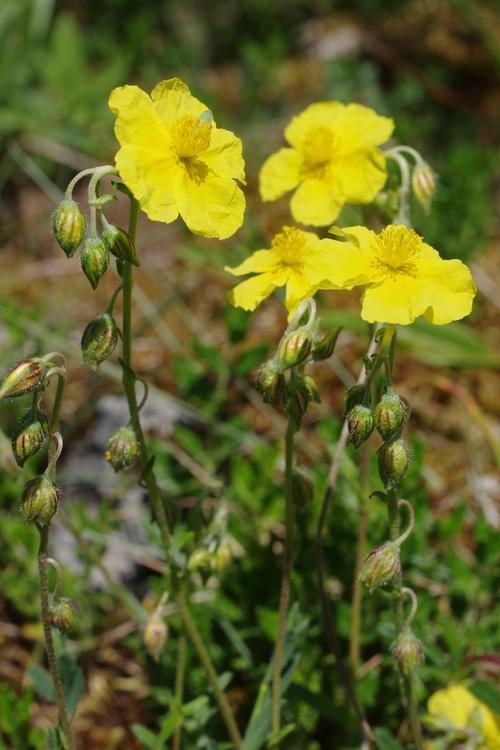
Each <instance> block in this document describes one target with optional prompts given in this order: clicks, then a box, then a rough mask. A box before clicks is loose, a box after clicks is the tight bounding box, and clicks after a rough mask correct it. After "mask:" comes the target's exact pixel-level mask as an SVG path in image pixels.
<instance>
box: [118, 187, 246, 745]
mask: <svg viewBox="0 0 500 750" xmlns="http://www.w3.org/2000/svg"><path fill="white" fill-rule="evenodd" d="M138 216H139V203H138V202H137V201H136V200H135V198H133V197H131V199H130V218H129V226H128V232H129V234H130V236H131V237H132V239H133V240H134V241H135V236H136V230H137V219H138ZM132 274H133V266H132V264H131V263H128V262H127V261H123V264H122V270H121V277H122V285H123V288H122V304H123V312H122V315H123V318H122V361H123V367H122V371H123V372H122V383H123V389H124V391H125V395H126V398H127V403H128V408H129V413H130V424H131V425H132V428H133V430H134V432H135V436H136V438H137V443H138V445H139V456H140V459H141V463H142V467H143V480H144V482H145V484H146V487H147V489H148V492H149V496H150V498H151V504H152V506H153V511H154V514H155V518H156V522H157V523H158V526H159V528H160V534H161V539H162V544H163V548H164V551H165V556H166V560H167V563H168V561H169V557H170V546H171V545H170V527H169V523H168V519H167V514H166V512H165V508H164V505H163V500H162V497H161V492H160V488H159V485H158V481H157V479H156V475H155V473H154V471H153V465H152V460H151V456H150V454H149V449H148V446H147V443H146V439H145V437H144V432H143V429H142V425H141V420H140V415H139V408H138V404H137V396H136V392H135V381H136V377H135V375H134V372H133V370H132V289H133V275H132ZM174 585H175V581H174ZM176 588H177V587H176ZM175 600H176V604H177V607H178V609H179V614H180V616H181V619H182V622H183V625H184V628H185V630H186V633H187V635H188V637H189V639H190V640H191V642H192V644H193V647H194V649H195V651H196V653H197V655H198V658H199V659H200V662H201V664H202V666H203V668H204V670H205V674H206V676H207V679H208V681H209V683H210V685H211V686H212V689H213V691H214V696H215V700H216V702H217V705H218V708H219V711H220V713H221V716H222V718H223V720H224V723H225V725H226V729H227V731H228V734H229V736H230V737H231V739H232V741H233V743H234V747H235V750H239V748H240V747H241V737H240V733H239V730H238V727H237V725H236V721H235V719H234V716H233V713H232V710H231V707H230V705H229V703H228V701H227V698H226V696H225V694H224V691H223V690H222V688H221V686H220V684H219V679H218V677H217V673H216V671H215V669H214V666H213V664H212V660H211V658H210V655H209V653H208V651H207V649H206V647H205V644H204V643H203V640H202V638H201V636H200V633H199V632H198V628H197V626H196V623H195V621H194V620H193V618H192V616H191V613H190V611H189V607H188V604H187V602H186V599H185V595H184V593H183V592H182V590H180V589H177V591H176V592H175Z"/></svg>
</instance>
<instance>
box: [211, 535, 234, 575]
mask: <svg viewBox="0 0 500 750" xmlns="http://www.w3.org/2000/svg"><path fill="white" fill-rule="evenodd" d="M232 559H233V550H232V548H231V545H230V544H229V542H221V543H220V544H219V546H218V547H217V549H216V550H215V554H214V557H213V560H212V565H213V567H214V569H215V570H216V571H217V572H218V573H222V572H223V571H224V570H226V568H227V567H228V566H229V565H230V563H231V560H232Z"/></svg>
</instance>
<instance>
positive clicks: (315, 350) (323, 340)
mask: <svg viewBox="0 0 500 750" xmlns="http://www.w3.org/2000/svg"><path fill="white" fill-rule="evenodd" d="M340 331H341V329H340V328H337V329H336V330H335V331H327V332H326V333H323V334H322V335H321V336H319V337H318V338H317V339H315V340H314V342H313V347H312V357H313V359H314V361H315V362H321V361H322V360H324V359H330V357H331V356H332V354H333V350H334V349H335V344H336V343H337V339H338V337H339V333H340Z"/></svg>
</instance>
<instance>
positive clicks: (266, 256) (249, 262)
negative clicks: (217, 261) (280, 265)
mask: <svg viewBox="0 0 500 750" xmlns="http://www.w3.org/2000/svg"><path fill="white" fill-rule="evenodd" d="M275 269H276V258H275V257H274V255H273V253H272V252H271V251H270V250H256V251H255V252H254V253H252V255H251V256H250V257H249V258H246V259H245V260H244V261H243V263H240V264H239V266H236V267H235V268H231V267H229V266H225V267H224V270H225V271H227V272H228V273H232V274H233V276H244V275H245V274H246V273H264V272H266V271H273V270H275Z"/></svg>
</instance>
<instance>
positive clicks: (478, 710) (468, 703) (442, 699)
mask: <svg viewBox="0 0 500 750" xmlns="http://www.w3.org/2000/svg"><path fill="white" fill-rule="evenodd" d="M427 710H428V711H429V714H430V716H431V717H432V718H433V720H434V723H435V724H436V727H437V728H441V729H444V730H446V729H453V728H457V729H463V730H464V732H465V733H466V734H467V735H469V736H470V737H471V739H475V740H476V742H475V744H474V748H475V749H476V750H500V716H499V715H498V714H494V713H493V711H492V710H491V709H490V708H488V706H485V704H484V703H481V701H479V700H478V699H477V698H476V697H475V696H474V695H473V694H472V693H471V692H469V690H467V688H466V687H464V686H463V685H450V686H449V687H447V688H444V689H443V690H438V691H437V692H436V693H434V694H433V695H431V697H430V698H429V700H428V702H427Z"/></svg>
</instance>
